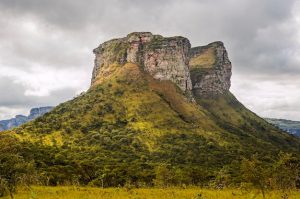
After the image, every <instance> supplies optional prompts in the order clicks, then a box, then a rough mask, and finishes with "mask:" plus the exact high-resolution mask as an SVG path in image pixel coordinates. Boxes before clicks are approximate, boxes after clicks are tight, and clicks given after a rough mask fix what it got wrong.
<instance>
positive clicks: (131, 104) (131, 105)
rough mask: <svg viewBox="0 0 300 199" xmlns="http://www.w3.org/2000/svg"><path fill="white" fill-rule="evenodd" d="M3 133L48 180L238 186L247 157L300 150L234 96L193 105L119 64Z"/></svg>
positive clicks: (40, 178)
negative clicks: (106, 76)
mask: <svg viewBox="0 0 300 199" xmlns="http://www.w3.org/2000/svg"><path fill="white" fill-rule="evenodd" d="M2 136H3V137H1V138H0V139H1V140H0V143H1V141H3V140H4V139H13V140H14V139H16V138H17V139H18V140H19V141H18V142H17V141H15V142H11V143H14V144H12V145H11V147H15V148H16V149H15V150H16V153H15V154H17V155H18V156H20V157H22V160H23V159H24V160H25V161H26V162H32V164H34V166H35V168H36V174H35V176H36V179H35V180H36V181H37V182H39V183H42V184H44V185H59V184H65V185H66V184H81V185H92V186H103V187H109V186H124V185H128V184H130V185H133V186H137V187H142V186H152V185H158V186H170V185H183V184H193V185H201V186H205V185H209V184H211V183H212V182H214V183H220V184H223V185H224V184H226V185H230V184H233V185H237V184H240V183H241V182H242V181H243V176H242V172H241V171H240V162H241V161H242V159H243V157H245V158H250V157H251V156H252V155H253V154H255V153H257V154H258V159H261V160H263V161H264V162H266V163H267V164H270V165H271V164H273V163H274V162H275V161H276V159H277V154H278V153H279V151H284V152H291V153H296V154H297V155H299V149H300V141H299V139H297V138H294V137H292V136H290V135H287V134H284V133H282V132H280V131H279V130H277V129H276V128H274V127H272V126H271V125H269V124H268V123H266V122H265V121H264V120H262V119H260V118H259V117H257V116H256V115H255V114H253V113H252V112H250V111H249V110H247V109H246V108H245V107H244V106H242V105H241V104H240V103H239V102H238V101H237V100H236V99H235V98H234V97H233V96H232V95H231V94H230V93H227V94H226V95H223V96H219V97H218V98H214V99H197V103H191V102H189V101H188V100H187V99H186V98H185V96H184V94H183V93H182V92H181V91H180V89H179V88H177V87H176V86H175V85H174V84H173V83H171V82H169V81H158V80H154V79H153V78H152V77H151V76H149V75H147V74H145V73H144V72H143V71H142V70H141V69H140V68H139V67H138V66H137V65H134V64H126V65H124V66H122V67H121V66H116V68H115V70H114V72H113V73H112V74H110V77H109V79H104V80H103V81H102V82H101V84H98V85H95V86H93V87H92V88H91V89H90V90H89V91H88V92H87V93H85V94H84V95H81V96H79V97H76V98H74V99H73V100H71V101H68V102H66V103H63V104H61V105H59V106H57V107H56V108H55V109H54V110H53V111H51V112H50V113H47V114H46V115H44V116H43V117H41V118H38V119H36V120H34V121H32V122H30V123H28V124H25V125H23V126H22V127H20V128H17V129H15V130H14V131H11V132H6V133H5V134H3V135H2ZM0 164H2V163H1V162H0ZM224 173H225V174H226V176H227V177H226V179H227V180H223V174H224ZM220 179H222V180H220ZM225 181H226V183H225Z"/></svg>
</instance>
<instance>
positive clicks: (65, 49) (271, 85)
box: [0, 0, 300, 120]
mask: <svg viewBox="0 0 300 199" xmlns="http://www.w3.org/2000/svg"><path fill="white" fill-rule="evenodd" d="M133 31H150V32H152V33H155V34H161V35H164V36H175V35H182V36H185V37H187V38H189V40H190V42H191V44H192V46H198V45H205V44H208V43H210V42H212V41H217V40H221V41H223V42H224V43H225V46H226V48H227V50H228V53H229V58H230V60H231V61H232V64H233V76H232V87H231V91H232V92H233V93H234V94H235V95H236V97H237V98H238V99H239V100H240V101H241V102H242V103H244V104H245V105H246V106H247V107H248V108H250V109H251V110H252V111H254V112H256V113H257V114H259V115H260V116H265V117H276V118H287V119H294V120H300V103H299V102H300V2H299V1H298V2H297V1H293V0H284V1H283V0H213V1H212V0H185V1H182V0H151V1H150V0H106V1H105V0H0V92H1V96H0V119H6V118H10V117H12V116H14V115H16V114H20V113H21V114H28V112H29V109H30V108H31V107H37V106H45V105H57V104H59V103H61V102H64V101H66V100H68V99H72V98H73V97H74V96H75V95H77V94H79V93H80V92H82V91H85V90H87V89H88V87H89V84H90V78H91V73H92V69H93V61H94V55H93V53H92V50H93V49H94V48H95V47H97V46H98V45H99V44H100V43H102V42H104V41H106V40H108V39H112V38H115V37H124V36H126V35H127V34H128V33H130V32H133Z"/></svg>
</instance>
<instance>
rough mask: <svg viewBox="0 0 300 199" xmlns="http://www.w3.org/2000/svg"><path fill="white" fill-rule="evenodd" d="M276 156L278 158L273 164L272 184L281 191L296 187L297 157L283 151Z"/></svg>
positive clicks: (299, 167) (298, 172) (299, 172)
mask: <svg viewBox="0 0 300 199" xmlns="http://www.w3.org/2000/svg"><path fill="white" fill-rule="evenodd" d="M278 156H279V158H278V160H277V161H276V162H275V163H274V164H273V169H272V170H273V172H272V186H273V187H274V188H276V189H281V190H283V191H285V190H287V189H294V188H296V183H297V180H298V178H299V174H300V162H299V159H297V158H296V157H294V156H293V155H292V154H289V153H283V152H280V153H279V155H278Z"/></svg>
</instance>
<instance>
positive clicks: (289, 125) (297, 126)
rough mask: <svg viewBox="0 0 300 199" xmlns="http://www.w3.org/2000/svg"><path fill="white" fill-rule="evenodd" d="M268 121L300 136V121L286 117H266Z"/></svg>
mask: <svg viewBox="0 0 300 199" xmlns="http://www.w3.org/2000/svg"><path fill="white" fill-rule="evenodd" d="M265 120H267V122H269V123H271V124H273V125H275V126H277V127H278V128H280V129H281V130H283V131H286V132H288V133H290V134H293V135H297V136H299V137H300V121H292V120H286V119H275V118H265Z"/></svg>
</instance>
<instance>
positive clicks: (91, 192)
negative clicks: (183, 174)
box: [6, 187, 300, 199]
mask: <svg viewBox="0 0 300 199" xmlns="http://www.w3.org/2000/svg"><path fill="white" fill-rule="evenodd" d="M6 198H7V199H8V198H9V197H6ZM14 198H15V199H106V198H116V199H127V198H128V199H129V198H130V199H143V198H145V199H154V198H155V199H156V198H159V199H160V198H162V199H215V198H216V199H223V198H224V199H231V198H233V199H254V198H255V199H260V198H263V197H262V195H261V194H260V193H259V191H256V190H252V191H244V190H238V189H232V190H231V189H227V190H210V189H200V188H187V189H180V188H167V189H157V188H148V189H131V190H128V189H124V188H107V189H101V188H86V187H31V189H20V190H19V191H18V193H17V194H16V195H15V197H14ZM266 198H268V199H277V198H278V199H299V198H300V191H293V192H287V193H286V194H284V193H282V192H280V191H270V192H267V193H266Z"/></svg>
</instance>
